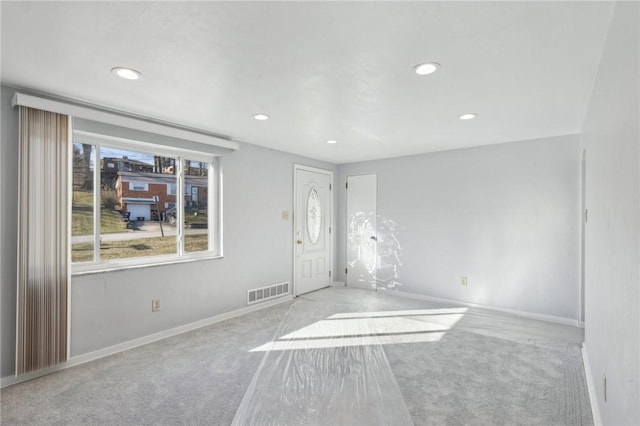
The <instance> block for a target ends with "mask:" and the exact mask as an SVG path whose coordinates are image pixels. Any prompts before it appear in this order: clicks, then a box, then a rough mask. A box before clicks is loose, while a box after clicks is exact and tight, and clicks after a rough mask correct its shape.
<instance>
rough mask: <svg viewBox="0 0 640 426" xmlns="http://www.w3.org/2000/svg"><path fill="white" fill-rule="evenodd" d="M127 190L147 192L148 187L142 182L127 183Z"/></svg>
mask: <svg viewBox="0 0 640 426" xmlns="http://www.w3.org/2000/svg"><path fill="white" fill-rule="evenodd" d="M129 190H131V191H148V190H149V186H148V184H146V183H142V182H129Z"/></svg>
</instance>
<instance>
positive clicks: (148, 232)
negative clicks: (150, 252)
mask: <svg viewBox="0 0 640 426" xmlns="http://www.w3.org/2000/svg"><path fill="white" fill-rule="evenodd" d="M132 223H133V224H134V229H127V230H126V231H124V232H117V233H113V234H102V235H101V236H100V239H101V240H102V241H104V242H106V241H125V240H137V239H141V238H156V237H162V233H161V232H160V224H159V223H158V222H151V221H145V222H132ZM162 229H163V230H164V236H165V237H175V236H176V235H177V231H176V226H175V225H170V224H168V223H164V222H163V223H162ZM184 233H185V234H186V235H193V234H206V233H207V229H185V230H184ZM71 242H72V243H73V244H79V243H90V242H93V235H79V236H74V237H71Z"/></svg>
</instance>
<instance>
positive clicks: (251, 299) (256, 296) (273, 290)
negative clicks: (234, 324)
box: [247, 282, 289, 305]
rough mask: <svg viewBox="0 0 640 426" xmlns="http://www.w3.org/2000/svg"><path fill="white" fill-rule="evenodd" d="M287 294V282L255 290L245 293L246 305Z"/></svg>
mask: <svg viewBox="0 0 640 426" xmlns="http://www.w3.org/2000/svg"><path fill="white" fill-rule="evenodd" d="M287 294H289V282H282V283H278V284H274V285H270V286H267V287H261V288H256V289H253V290H249V291H247V305H253V304H254V303H258V302H262V301H264V300H268V299H275V298H276V297H281V296H285V295H287Z"/></svg>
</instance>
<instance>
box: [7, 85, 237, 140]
mask: <svg viewBox="0 0 640 426" xmlns="http://www.w3.org/2000/svg"><path fill="white" fill-rule="evenodd" d="M11 105H12V106H13V107H16V106H18V105H20V106H26V107H30V108H36V109H40V110H43V111H50V112H55V113H58V114H64V115H69V116H72V117H78V118H84V119H87V120H92V121H98V122H102V123H107V124H111V125H115V126H120V127H126V128H130V129H135V130H140V131H143V132H149V133H155V134H159V135H165V136H169V137H173V138H179V139H184V140H191V141H193V142H198V143H202V144H207V145H212V146H217V147H220V148H226V149H229V150H237V149H239V148H240V145H239V144H238V143H237V142H234V141H231V140H228V139H224V138H221V137H219V136H216V135H213V134H210V133H208V132H206V131H199V130H198V131H196V130H189V129H187V128H183V127H179V126H178V125H172V124H171V123H162V122H158V121H156V120H153V119H151V118H149V119H146V118H142V117H139V116H132V115H131V114H128V113H126V112H121V111H115V110H105V109H101V108H100V107H97V106H87V105H80V104H76V103H72V102H65V101H61V100H53V99H47V98H42V97H38V96H33V95H26V94H23V93H15V94H14V95H13V99H12V101H11Z"/></svg>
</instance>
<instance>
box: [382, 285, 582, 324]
mask: <svg viewBox="0 0 640 426" xmlns="http://www.w3.org/2000/svg"><path fill="white" fill-rule="evenodd" d="M378 291H380V292H384V293H386V294H390V295H396V296H400V297H404V298H407V299H417V300H426V301H428V302H436V303H446V304H449V305H458V306H460V305H462V306H468V307H470V308H481V309H487V310H491V311H497V312H504V313H507V314H512V315H517V316H519V317H524V318H531V319H535V320H540V321H546V322H552V323H556V324H562V325H570V326H573V327H579V324H578V320H576V319H571V318H565V317H558V316H554V315H545V314H536V313H534V312H527V311H518V310H516V309H507V308H499V307H496V306H491V305H481V304H478V303H470V302H462V301H459V300H452V299H442V298H439V297H432V296H425V295H423V294H417V293H410V292H406V291H397V290H389V291H386V290H384V289H382V288H380V289H379V290H378Z"/></svg>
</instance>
